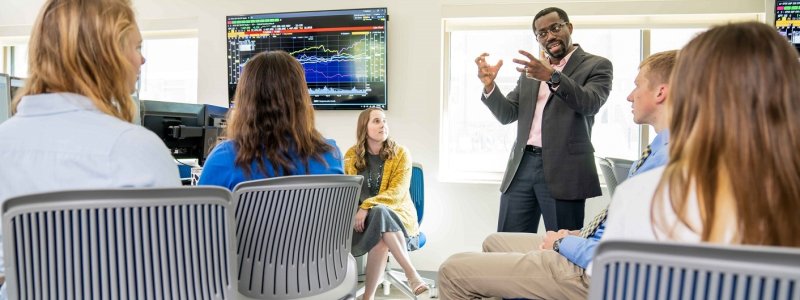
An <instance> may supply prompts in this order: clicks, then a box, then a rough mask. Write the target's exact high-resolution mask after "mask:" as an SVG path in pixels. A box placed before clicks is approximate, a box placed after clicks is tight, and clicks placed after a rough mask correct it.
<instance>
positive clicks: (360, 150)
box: [354, 107, 398, 171]
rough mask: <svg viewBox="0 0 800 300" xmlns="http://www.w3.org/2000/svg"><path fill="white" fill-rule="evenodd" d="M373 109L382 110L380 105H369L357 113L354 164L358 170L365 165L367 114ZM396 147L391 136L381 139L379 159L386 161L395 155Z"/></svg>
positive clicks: (361, 169) (362, 168)
mask: <svg viewBox="0 0 800 300" xmlns="http://www.w3.org/2000/svg"><path fill="white" fill-rule="evenodd" d="M373 111H383V109H381V108H380V107H370V108H367V109H365V110H363V111H361V113H360V114H358V124H357V125H356V145H355V152H356V161H355V164H354V166H355V167H356V170H358V171H363V170H364V169H365V168H366V167H367V161H366V157H367V126H368V125H369V116H370V114H372V112H373ZM397 147H398V146H397V143H395V141H394V140H393V139H392V138H391V137H387V138H386V140H385V141H383V146H382V147H381V152H380V153H379V155H380V156H381V160H384V161H386V160H389V159H392V158H394V157H395V155H397Z"/></svg>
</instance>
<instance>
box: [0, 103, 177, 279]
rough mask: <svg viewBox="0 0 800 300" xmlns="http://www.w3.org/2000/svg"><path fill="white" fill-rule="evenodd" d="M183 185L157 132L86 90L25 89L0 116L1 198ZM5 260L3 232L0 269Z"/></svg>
mask: <svg viewBox="0 0 800 300" xmlns="http://www.w3.org/2000/svg"><path fill="white" fill-rule="evenodd" d="M180 185H181V181H180V178H179V176H178V168H177V166H176V164H175V161H174V160H173V158H172V156H171V155H170V153H169V149H167V147H166V146H165V145H164V143H163V142H162V141H161V140H160V139H159V138H158V136H156V135H155V134H154V133H153V132H151V131H149V130H147V129H145V128H144V127H141V126H139V125H134V124H131V123H128V122H125V121H122V120H120V119H118V118H116V117H113V116H110V115H108V114H105V113H103V112H101V111H99V110H98V109H97V108H96V107H95V106H94V104H93V103H92V101H91V100H90V99H89V98H86V97H84V96H81V95H77V94H70V93H54V94H39V95H32V96H26V97H24V98H23V99H22V102H20V104H19V107H18V111H17V114H16V115H15V116H14V117H12V118H10V119H8V120H7V121H5V122H3V123H2V124H0V204H1V203H2V202H5V201H6V200H8V199H9V198H11V197H15V196H19V195H25V194H32V193H41V192H49V191H57V190H70V189H94V188H119V187H170V186H180ZM0 226H2V225H1V224H0ZM1 230H2V228H1V227H0V234H1V233H2V231H1ZM2 262H3V260H2V239H1V238H0V273H2V272H4V268H3V267H2Z"/></svg>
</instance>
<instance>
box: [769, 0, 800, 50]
mask: <svg viewBox="0 0 800 300" xmlns="http://www.w3.org/2000/svg"><path fill="white" fill-rule="evenodd" d="M775 28H777V29H778V33H780V34H781V35H783V36H785V37H786V39H788V40H789V42H791V43H792V45H794V48H795V49H797V50H798V51H800V0H775Z"/></svg>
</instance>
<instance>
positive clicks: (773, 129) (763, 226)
mask: <svg viewBox="0 0 800 300" xmlns="http://www.w3.org/2000/svg"><path fill="white" fill-rule="evenodd" d="M670 82H671V84H672V86H673V88H672V89H671V91H672V92H671V93H670V95H669V100H668V107H669V111H670V113H671V116H672V119H671V120H670V123H669V130H670V134H671V141H670V144H669V151H670V154H669V155H670V157H669V159H670V162H669V163H668V165H667V167H666V169H665V171H664V175H663V177H662V178H661V181H660V183H659V187H658V189H657V192H656V194H655V196H654V199H653V201H654V203H661V204H663V205H661V206H660V207H659V206H658V205H654V206H653V212H652V215H653V218H654V220H655V221H656V223H655V224H656V228H659V229H665V230H664V231H666V232H669V231H670V230H669V229H670V228H674V227H672V226H674V225H675V224H666V222H664V216H665V215H666V214H665V212H667V211H669V210H670V209H671V210H672V211H674V212H675V213H676V214H677V216H678V219H679V222H680V224H683V225H686V226H687V227H689V228H690V229H691V230H693V231H695V232H697V233H698V234H699V235H700V237H701V239H702V240H703V241H715V242H716V241H722V242H726V241H725V239H724V238H723V239H720V238H719V237H718V236H715V235H712V233H714V232H720V231H725V229H730V228H724V226H720V224H724V223H725V222H720V221H721V220H725V218H728V220H732V223H733V224H736V225H735V228H733V229H734V230H732V231H733V235H732V236H729V237H728V238H729V239H728V242H734V243H742V244H755V245H782V246H800V238H798V237H797V234H798V232H800V218H798V217H797V213H798V211H800V159H798V158H799V157H798V154H797V151H798V149H800V102H799V100H798V95H800V62H798V54H797V52H796V50H795V49H793V48H792V47H791V46H790V44H789V43H788V42H787V41H786V39H785V38H783V37H781V36H780V35H779V34H778V33H777V32H776V31H775V28H772V27H770V26H767V25H765V24H761V23H757V22H746V23H735V24H728V25H723V26H717V27H714V28H712V29H710V30H708V31H706V32H705V33H702V34H700V35H699V36H697V37H696V38H694V39H693V40H692V41H691V42H689V44H688V45H687V46H686V47H685V48H684V49H683V50H681V51H680V53H679V54H678V63H677V66H676V68H675V72H673V73H672V76H671V79H670ZM667 187H668V188H667ZM667 190H668V193H669V199H670V203H669V206H671V207H665V206H667V204H666V202H665V201H663V200H664V199H663V197H665V196H666V195H665V191H667ZM692 195H696V198H697V204H696V205H698V206H699V207H698V208H697V211H699V213H700V223H699V225H700V226H702V228H696V227H697V226H693V225H692V224H694V225H698V223H695V222H691V221H689V220H690V219H692V217H691V216H687V214H689V213H688V212H689V211H693V210H694V209H693V208H692V207H690V205H695V204H694V202H690V200H689V199H690V198H691V197H692ZM734 209H735V211H731V210H734ZM659 212H660V213H659Z"/></svg>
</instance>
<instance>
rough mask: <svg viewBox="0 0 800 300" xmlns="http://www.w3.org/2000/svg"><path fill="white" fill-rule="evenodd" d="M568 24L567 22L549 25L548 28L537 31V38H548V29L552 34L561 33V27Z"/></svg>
mask: <svg viewBox="0 0 800 300" xmlns="http://www.w3.org/2000/svg"><path fill="white" fill-rule="evenodd" d="M567 24H568V23H567V22H561V23H553V25H550V27H547V28H546V29H542V30H539V31H537V32H536V38H537V39H539V40H542V39H544V38H546V37H547V32H548V31H549V32H550V33H552V34H556V33H559V32H561V29H562V28H564V25H567Z"/></svg>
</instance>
